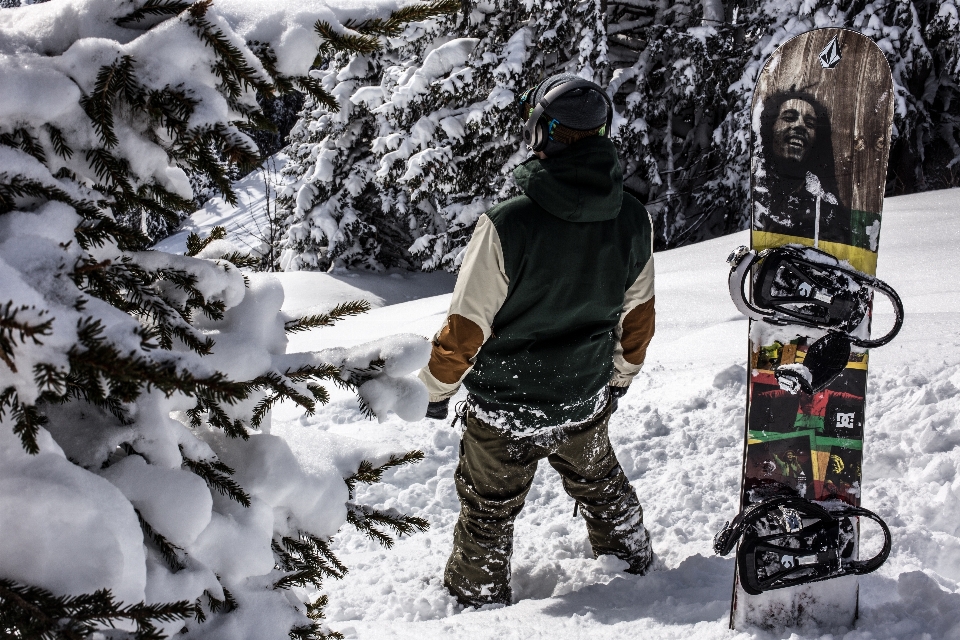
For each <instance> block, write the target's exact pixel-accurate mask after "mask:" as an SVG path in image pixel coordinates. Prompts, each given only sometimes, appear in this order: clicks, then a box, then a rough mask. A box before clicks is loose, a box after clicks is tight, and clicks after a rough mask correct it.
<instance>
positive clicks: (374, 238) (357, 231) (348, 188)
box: [277, 0, 461, 271]
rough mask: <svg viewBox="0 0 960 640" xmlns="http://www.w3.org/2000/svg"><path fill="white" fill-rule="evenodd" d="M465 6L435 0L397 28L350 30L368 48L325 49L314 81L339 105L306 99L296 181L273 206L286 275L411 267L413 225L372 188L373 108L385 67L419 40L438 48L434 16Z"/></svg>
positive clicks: (296, 136) (294, 144)
mask: <svg viewBox="0 0 960 640" xmlns="http://www.w3.org/2000/svg"><path fill="white" fill-rule="evenodd" d="M460 7H461V2H460V0H431V2H428V3H425V4H423V5H419V6H416V5H414V6H410V7H407V8H406V9H405V10H401V11H398V12H397V14H396V19H395V20H393V21H364V22H353V23H349V24H348V26H349V27H350V28H351V29H352V30H353V31H355V32H356V33H358V34H360V36H359V38H360V39H359V40H358V43H362V47H363V50H362V51H360V52H350V51H348V50H345V49H341V50H340V51H332V50H328V51H327V52H326V53H327V54H328V55H327V56H326V57H325V60H324V62H323V65H322V68H321V69H320V70H317V71H314V72H313V73H312V76H313V78H315V79H316V81H317V83H318V84H319V86H322V87H323V88H324V89H325V90H326V91H327V92H328V93H329V95H330V96H332V97H333V100H332V101H330V100H326V101H325V100H315V99H308V100H307V103H306V105H305V108H304V111H303V113H302V114H301V119H300V121H299V122H298V123H297V125H296V126H295V127H294V128H293V130H292V131H291V134H290V144H289V146H288V148H287V155H288V157H289V160H288V163H287V165H286V167H285V169H284V173H285V174H286V175H288V176H290V178H291V181H290V184H289V185H287V186H286V187H285V189H284V190H283V191H282V192H281V193H280V197H279V198H278V202H277V206H278V210H279V211H280V214H281V216H283V217H284V218H285V223H284V224H285V228H286V230H285V237H284V238H283V240H282V243H281V247H280V250H281V254H280V265H279V266H280V268H281V269H282V270H284V271H296V270H300V269H320V270H326V269H328V268H330V267H331V266H360V267H366V268H369V269H380V268H383V267H402V268H412V267H413V266H415V265H414V263H413V261H411V260H410V257H409V254H408V253H407V247H409V245H410V238H411V230H410V226H409V224H407V223H406V221H405V220H404V219H403V218H402V217H398V216H396V215H393V213H392V212H391V211H390V205H389V201H388V200H387V201H385V200H384V197H383V196H384V194H383V193H382V192H381V190H380V188H379V185H378V184H376V182H375V174H376V169H377V162H378V158H377V156H376V154H375V151H374V148H373V146H372V145H373V141H374V139H375V138H376V137H377V135H378V133H379V130H378V124H377V119H376V117H375V115H374V114H373V112H372V109H373V107H374V106H376V103H377V98H376V96H377V95H379V94H381V93H382V90H381V89H380V88H379V85H380V82H381V79H382V78H383V76H384V73H385V70H386V69H387V68H389V67H390V66H392V65H395V64H398V63H399V61H400V60H402V59H403V58H404V57H405V56H406V55H407V51H408V50H409V49H410V48H411V47H415V46H417V44H416V43H419V42H420V41H422V40H429V41H432V38H433V37H435V36H436V35H437V33H438V32H439V30H440V27H439V25H440V24H445V23H446V22H447V20H443V19H440V20H436V19H432V18H434V16H440V15H444V14H449V13H451V12H453V11H456V10H457V9H459V8H460ZM387 42H389V43H390V45H391V46H390V47H385V46H384V44H385V43H387ZM423 46H426V45H423Z"/></svg>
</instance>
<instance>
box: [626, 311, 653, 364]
mask: <svg viewBox="0 0 960 640" xmlns="http://www.w3.org/2000/svg"><path fill="white" fill-rule="evenodd" d="M653 301H654V298H650V299H649V300H647V301H646V302H644V303H643V304H641V305H637V306H636V307H634V308H633V309H631V310H630V313H628V314H627V317H626V318H624V319H623V335H622V336H621V337H620V346H622V347H623V359H624V360H626V361H627V362H629V363H630V364H643V361H644V359H645V358H646V357H647V346H649V344H650V340H651V339H653V332H654V329H655V327H656V315H657V314H656V312H655V311H654V309H653Z"/></svg>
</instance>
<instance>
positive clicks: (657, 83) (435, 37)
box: [283, 0, 960, 269]
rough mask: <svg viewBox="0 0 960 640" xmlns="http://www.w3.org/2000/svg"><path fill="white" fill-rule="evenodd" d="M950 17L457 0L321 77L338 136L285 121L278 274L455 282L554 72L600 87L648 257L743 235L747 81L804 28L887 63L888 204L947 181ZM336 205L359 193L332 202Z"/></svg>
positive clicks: (326, 123)
mask: <svg viewBox="0 0 960 640" xmlns="http://www.w3.org/2000/svg"><path fill="white" fill-rule="evenodd" d="M956 16H957V9H956V2H955V0H929V1H917V2H903V1H900V0H875V1H872V2H867V1H864V0H857V1H852V0H848V1H844V2H836V1H823V0H819V1H818V0H788V1H787V2H780V1H779V0H776V1H775V0H740V1H738V0H734V1H730V2H722V1H721V0H680V1H678V2H637V1H634V0H603V1H601V0H597V1H589V2H578V3H559V2H550V1H547V0H532V1H530V2H527V1H524V2H520V1H518V0H492V1H485V2H468V3H466V5H465V9H464V10H463V11H461V12H460V13H458V14H456V15H454V16H449V17H447V18H444V19H441V20H439V21H435V22H432V23H425V24H421V25H416V27H415V28H413V29H410V30H408V31H407V32H406V33H404V34H403V35H402V36H401V38H403V39H405V43H404V45H403V48H402V49H401V50H400V51H401V54H400V55H398V56H394V57H392V58H391V60H393V61H394V63H393V64H388V62H387V59H386V58H383V57H381V58H379V59H378V60H379V62H377V63H376V64H370V65H368V66H363V64H362V62H359V61H358V60H357V59H356V57H352V56H343V57H342V58H340V59H338V60H336V61H335V64H333V65H332V66H330V67H329V68H328V76H326V77H327V80H326V82H327V83H328V84H329V86H331V87H334V86H336V87H337V88H338V90H339V91H342V93H341V94H340V97H339V102H340V104H341V105H343V108H342V111H341V112H342V113H345V112H347V111H349V112H350V113H351V114H352V115H351V120H350V122H351V126H350V127H345V126H341V125H337V124H335V118H336V116H333V115H332V114H331V113H330V112H329V111H327V110H325V109H313V110H308V111H306V112H305V113H304V115H303V118H302V120H301V122H300V123H299V124H298V129H297V131H299V132H300V136H301V138H300V140H299V141H298V145H300V146H297V149H298V151H299V152H300V153H301V154H302V157H303V158H305V159H306V160H305V161H304V162H303V163H302V164H300V165H291V167H290V171H291V172H292V173H293V176H294V177H295V178H296V179H297V180H298V182H297V187H296V189H294V190H292V191H291V192H290V193H289V194H288V200H287V207H288V210H289V211H291V213H292V214H293V216H292V218H291V223H292V224H291V231H290V232H289V235H288V238H287V241H286V244H285V247H284V256H285V257H284V260H283V268H284V269H291V268H322V269H325V268H328V267H330V266H338V265H339V266H346V267H350V266H367V267H373V268H378V267H381V266H405V263H404V262H405V259H406V260H407V261H409V262H414V263H416V262H418V261H419V262H420V263H421V265H420V266H421V267H423V268H426V269H432V268H438V267H443V268H447V269H455V268H456V267H457V264H458V263H457V256H458V255H459V254H460V252H461V251H462V250H463V247H464V246H465V244H466V241H467V239H468V238H469V237H470V234H471V232H472V228H473V224H474V221H475V220H476V218H477V216H478V215H479V214H480V213H481V212H482V211H484V210H485V209H486V208H487V207H488V206H490V205H491V204H493V203H495V202H497V201H499V200H502V199H504V198H506V197H509V196H510V195H513V194H514V193H515V189H514V187H513V185H512V181H511V180H510V170H511V169H512V168H513V166H515V165H516V164H517V163H518V162H519V161H521V160H522V159H523V157H524V155H525V154H524V153H523V151H522V150H521V145H520V140H519V135H518V130H519V123H518V120H517V118H516V115H515V109H514V102H513V101H514V99H515V96H516V93H517V92H518V91H522V90H523V89H525V88H527V87H529V86H531V85H532V84H534V83H536V82H537V81H538V80H540V79H542V78H543V77H546V76H548V75H550V74H552V73H555V72H560V71H569V70H575V71H577V70H582V71H581V72H582V73H583V75H585V76H588V77H590V78H591V79H593V80H596V81H599V82H601V83H604V84H606V85H607V86H608V88H609V89H608V90H609V92H610V94H611V95H612V96H613V100H614V103H615V104H616V106H617V111H618V115H617V117H616V118H615V122H614V138H615V139H616V140H617V141H618V143H619V145H620V149H621V155H622V157H623V160H624V164H625V184H626V188H627V189H628V190H629V191H630V192H632V193H633V194H634V195H636V196H637V197H639V198H640V200H641V201H643V202H644V203H646V204H647V206H648V209H649V210H650V211H651V213H652V214H653V216H654V222H655V226H656V232H657V233H656V243H657V246H658V247H660V248H664V247H670V246H677V245H680V244H687V243H690V242H695V241H697V240H701V239H705V238H709V237H714V236H717V235H721V234H723V233H729V232H731V231H734V230H736V229H741V228H744V226H745V225H746V224H747V216H748V204H749V193H748V188H747V185H748V183H749V180H748V176H749V139H750V129H749V123H750V119H749V113H748V111H749V105H750V101H751V98H752V92H753V86H754V83H755V80H756V76H757V74H758V73H759V70H760V65H761V64H762V63H763V61H764V60H765V59H766V57H767V56H769V55H770V53H772V51H773V50H774V49H775V48H776V47H777V46H778V45H779V44H781V43H782V42H784V41H785V40H786V39H788V38H789V37H791V36H792V35H795V34H797V33H799V32H802V31H804V30H807V29H811V28H814V27H823V26H846V27H849V28H853V29H856V30H859V31H863V32H864V33H866V34H867V35H870V36H871V37H873V38H874V39H876V40H877V42H878V43H879V44H880V46H881V47H883V48H884V51H885V52H886V53H887V55H888V58H889V60H890V63H891V66H892V68H893V69H894V74H895V78H896V81H897V83H898V86H899V87H900V91H901V100H899V101H898V111H897V121H896V122H897V124H896V126H897V131H896V133H897V137H896V142H895V145H894V147H893V152H892V157H891V164H890V167H891V185H890V191H889V192H890V193H891V194H895V193H905V192H910V191H914V190H918V189H928V188H937V187H942V186H952V185H955V184H957V180H958V176H960V170H957V168H956V167H957V166H960V164H958V162H957V161H956V160H955V158H957V157H958V156H957V153H958V150H960V146H958V129H957V127H958V118H957V116H956V115H955V114H954V112H955V111H956V108H955V105H956V104H957V98H958V96H957V95H956V92H957V88H956V87H957V85H956V77H957V65H958V60H960V49H958V35H957V32H958V22H957V17H956ZM358 68H362V69H363V73H364V75H363V78H362V81H356V74H355V70H356V69H358ZM378 72H379V73H381V76H379V77H378V75H377V74H378ZM338 74H343V78H344V82H338V81H336V77H337V76H338ZM348 77H350V78H352V79H353V84H349V82H348V81H347V80H346V79H347V78H348ZM361 120H362V122H363V125H362V126H361V125H360V124H359V121H361ZM360 130H362V131H363V134H362V135H355V132H356V131H360ZM371 130H373V131H374V133H372V134H371V133H370V131H371ZM307 132H309V135H312V136H313V137H312V138H309V137H308V135H307ZM324 145H325V147H324ZM322 148H325V150H323V149H322ZM319 158H324V159H325V160H324V161H317V160H318V159H319ZM326 160H329V161H330V163H327V162H326ZM374 168H375V170H374ZM324 185H331V186H330V187H329V189H332V190H333V191H326V190H325V189H327V188H328V187H326V186H324ZM347 186H349V188H346V187H347ZM345 188H346V190H344V189H345ZM333 192H336V193H338V194H343V193H351V194H352V193H357V194H362V193H366V194H372V195H373V197H372V198H371V199H369V200H363V199H361V201H359V202H358V201H357V199H356V198H353V199H352V200H351V199H350V198H347V199H346V200H344V201H345V202H349V205H348V206H344V207H341V206H340V205H339V204H336V203H334V204H330V201H329V200H327V199H325V195H326V194H328V193H333ZM321 193H322V194H324V195H323V196H321V195H320V194H321ZM299 194H302V195H303V196H304V200H303V202H302V203H299V204H303V205H304V206H301V207H299V208H298V207H297V205H298V203H297V202H296V196H297V195H299ZM351 197H352V196H351ZM335 202H336V199H335ZM386 229H389V230H391V233H389V234H388V233H385V232H381V230H386ZM404 236H406V238H404ZM403 241H410V242H411V245H410V250H409V252H408V254H405V252H404V251H403V250H402V242H403Z"/></svg>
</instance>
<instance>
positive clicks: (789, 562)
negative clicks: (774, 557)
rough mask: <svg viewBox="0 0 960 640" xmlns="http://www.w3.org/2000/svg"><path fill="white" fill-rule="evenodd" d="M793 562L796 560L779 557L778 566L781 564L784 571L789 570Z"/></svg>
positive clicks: (790, 557) (789, 557) (791, 557)
mask: <svg viewBox="0 0 960 640" xmlns="http://www.w3.org/2000/svg"><path fill="white" fill-rule="evenodd" d="M795 562H796V558H794V557H793V556H781V557H780V564H781V565H782V566H783V567H784V568H785V569H791V568H793V565H794V563H795Z"/></svg>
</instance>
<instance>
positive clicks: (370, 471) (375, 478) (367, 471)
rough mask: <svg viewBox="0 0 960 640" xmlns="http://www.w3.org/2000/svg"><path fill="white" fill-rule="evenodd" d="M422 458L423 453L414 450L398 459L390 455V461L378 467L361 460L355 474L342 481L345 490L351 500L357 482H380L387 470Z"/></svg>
mask: <svg viewBox="0 0 960 640" xmlns="http://www.w3.org/2000/svg"><path fill="white" fill-rule="evenodd" d="M423 458H424V455H423V451H420V450H414V451H408V452H407V453H405V454H403V455H402V456H399V457H398V456H395V455H392V454H391V455H390V459H389V460H387V461H386V462H384V463H383V464H382V465H380V466H379V467H375V466H373V464H372V463H371V462H369V461H367V460H362V461H361V462H360V466H359V467H358V468H357V472H356V473H354V474H353V475H351V476H349V477H347V478H344V479H343V481H344V482H346V483H347V489H349V491H350V499H351V500H353V497H354V491H355V490H356V487H357V483H358V482H362V483H363V484H373V483H375V482H380V480H381V479H382V478H383V474H384V472H385V471H387V470H388V469H393V468H396V467H403V466H406V465H408V464H414V463H417V462H420V461H421V460H423Z"/></svg>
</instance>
